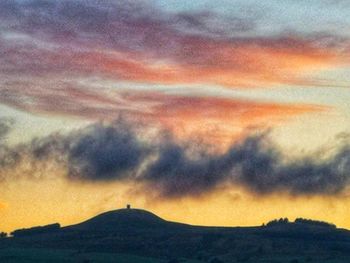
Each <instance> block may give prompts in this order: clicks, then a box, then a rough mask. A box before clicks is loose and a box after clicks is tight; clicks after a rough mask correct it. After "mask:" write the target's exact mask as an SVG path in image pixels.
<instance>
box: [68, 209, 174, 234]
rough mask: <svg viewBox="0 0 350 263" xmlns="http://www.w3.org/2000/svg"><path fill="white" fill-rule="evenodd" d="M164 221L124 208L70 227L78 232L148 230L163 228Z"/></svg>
mask: <svg viewBox="0 0 350 263" xmlns="http://www.w3.org/2000/svg"><path fill="white" fill-rule="evenodd" d="M166 223H167V221H166V220H164V219H162V218H160V217H158V216H156V215H155V214H153V213H151V212H149V211H146V210H142V209H134V208H131V206H130V205H127V206H126V208H122V209H118V210H113V211H109V212H105V213H102V214H100V215H97V216H95V217H93V218H91V219H89V220H87V221H84V222H82V223H80V224H77V225H74V226H72V228H75V229H79V230H121V229H130V228H138V229H140V228H150V227H157V226H163V225H165V224H166Z"/></svg>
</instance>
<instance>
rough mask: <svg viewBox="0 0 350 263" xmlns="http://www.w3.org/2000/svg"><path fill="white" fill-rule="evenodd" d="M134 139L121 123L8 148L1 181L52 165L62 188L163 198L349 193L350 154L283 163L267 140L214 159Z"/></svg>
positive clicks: (163, 141) (249, 141) (167, 143)
mask: <svg viewBox="0 0 350 263" xmlns="http://www.w3.org/2000/svg"><path fill="white" fill-rule="evenodd" d="M139 132H140V130H137V129H135V128H134V127H133V126H132V125H130V124H127V123H125V122H116V123H114V124H112V125H104V124H95V125H91V126H89V127H87V128H84V129H80V130H77V131H75V132H72V133H70V134H68V135H59V134H55V135H52V136H49V137H45V138H41V139H36V140H33V141H32V142H31V143H30V144H27V145H21V146H18V147H14V148H6V151H4V152H2V153H1V154H2V162H1V170H0V175H1V174H2V175H1V176H2V179H4V177H5V175H4V173H3V172H4V169H5V168H6V169H8V168H9V167H11V166H12V168H15V167H17V166H18V165H19V164H20V162H21V160H22V161H28V160H32V161H31V162H32V163H36V162H41V163H50V162H56V163H58V164H60V165H62V167H63V168H64V169H65V170H66V175H67V179H68V180H74V181H90V182H99V181H112V180H129V181H134V182H136V183H138V184H140V185H141V186H142V187H144V188H145V189H146V190H147V191H150V192H152V193H153V194H157V195H159V196H161V197H163V198H178V197H183V196H199V195H201V194H206V193H208V192H211V191H214V190H217V189H218V188H219V187H220V189H225V187H230V186H234V185H238V186H243V187H244V188H246V189H247V190H249V191H251V192H253V193H255V194H258V195H268V194H271V193H276V192H284V193H288V194H291V195H329V196H334V195H339V194H342V193H344V192H345V191H346V190H347V189H348V187H349V185H350V172H349V171H350V147H349V146H344V147H343V148H341V149H339V150H338V152H336V153H334V154H333V155H331V157H325V156H318V157H317V158H316V157H310V158H301V159H299V160H288V158H287V157H286V156H284V155H283V154H282V153H281V152H280V151H279V150H278V149H277V148H276V147H275V146H274V145H273V144H272V143H271V142H270V141H269V139H268V135H266V134H263V135H257V136H249V137H247V138H246V139H244V140H243V141H241V142H237V143H235V144H233V145H231V147H230V148H229V149H228V150H227V151H226V152H224V153H222V154H217V153H212V152H209V151H207V150H205V148H204V147H202V146H201V145H196V144H194V143H193V142H192V143H191V142H188V143H187V144H180V143H178V142H175V141H174V140H173V139H171V136H170V137H169V136H157V138H153V139H151V140H147V141H145V140H144V139H141V137H140V136H138V134H139ZM28 157H30V158H29V159H28ZM4 160H5V161H4ZM6 160H8V161H7V162H6ZM10 160H12V161H10ZM33 167H35V165H33ZM40 167H42V166H40ZM33 169H34V168H33ZM9 171H11V169H10V170H9ZM7 176H11V173H8V174H7Z"/></svg>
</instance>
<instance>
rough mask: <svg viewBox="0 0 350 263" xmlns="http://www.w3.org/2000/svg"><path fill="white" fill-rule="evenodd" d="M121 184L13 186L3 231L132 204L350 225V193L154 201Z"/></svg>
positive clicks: (226, 221) (204, 218) (209, 217)
mask: <svg viewBox="0 0 350 263" xmlns="http://www.w3.org/2000/svg"><path fill="white" fill-rule="evenodd" d="M132 189H134V188H133V185H131V184H127V183H125V184H121V183H108V184H107V183H104V184H92V183H84V184H81V183H69V182H67V181H65V180H62V179H59V178H57V179H53V180H46V181H44V182H41V183H38V182H35V181H31V182H29V181H22V182H16V183H12V184H8V185H7V186H6V187H5V188H4V190H3V192H2V195H1V198H2V201H5V202H6V203H7V204H8V206H7V207H6V208H2V209H0V217H1V225H0V227H1V229H0V230H1V231H12V230H14V229H18V228H23V227H32V226H37V225H45V224H49V223H54V222H59V223H61V225H70V224H75V223H79V222H81V221H84V220H86V219H89V218H90V217H92V216H95V215H97V214H99V213H102V212H105V211H109V210H114V209H119V208H123V207H124V206H125V204H127V203H131V205H132V207H135V208H140V209H146V210H149V211H151V212H153V213H155V214H157V215H158V216H160V217H162V218H164V219H167V220H170V221H177V222H184V223H188V224H194V225H211V226H255V225H261V224H262V223H264V222H265V223H266V222H268V221H269V220H272V219H275V218H280V217H288V218H289V219H291V220H294V219H295V218H296V217H304V218H311V219H317V220H325V221H328V222H332V223H335V224H336V225H337V226H338V227H344V228H350V223H349V222H350V209H349V207H350V198H349V197H337V198H336V197H290V196H287V195H283V194H282V195H281V194H279V195H272V196H265V197H261V196H259V197H256V196H253V195H252V194H249V193H247V192H246V191H245V190H243V189H239V188H237V189H234V188H231V189H230V190H226V191H221V190H217V191H215V192H213V193H211V194H209V195H206V196H205V197H202V198H183V199H180V200H162V199H149V198H147V194H145V193H143V194H141V193H140V192H135V191H133V190H132Z"/></svg>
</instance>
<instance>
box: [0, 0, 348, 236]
mask: <svg viewBox="0 0 350 263" xmlns="http://www.w3.org/2000/svg"><path fill="white" fill-rule="evenodd" d="M349 5H350V4H349V2H348V1H342V0H310V1H299V0H297V1H296V0H278V1H277V0H268V1H257V0H245V1H243V0H230V1H228V0H217V1H210V0H201V1H199V0H192V1H184V0H176V1H175V0H148V1H146V0H144V1H143V0H133V1H131V0H119V1H116V0H105V1H99V0H84V1H83V0H75V1H73V0H51V1H48V0H2V1H0V188H1V190H0V218H1V219H0V230H1V231H12V230H14V229H17V228H23V227H31V226H36V225H45V224H49V223H54V222H60V223H61V224H62V225H69V224H74V223H77V222H80V221H82V220H85V219H87V218H89V217H92V216H94V215H96V214H98V213H101V212H104V211H108V210H112V209H118V208H121V207H124V206H125V204H127V203H131V205H132V206H133V207H138V208H142V209H147V210H150V211H152V212H154V213H156V214H158V215H159V216H161V217H163V218H165V219H168V220H173V221H180V222H185V223H190V224H200V225H220V226H237V225H241V226H248V225H249V226H251V225H261V224H262V223H264V222H267V221H269V220H271V219H274V218H279V217H289V218H290V219H292V220H293V219H294V218H296V217H305V218H311V219H317V220H325V221H329V222H332V223H335V224H336V225H338V226H339V227H344V228H350V223H349V222H350V209H349V207H350V206H349V205H350V195H349V193H350V192H349V189H350V103H349V101H350V89H349V88H350V77H349V76H350V56H349V54H350V53H349V51H350V29H349V28H350V16H349V11H348V10H350V9H349V8H350V6H349Z"/></svg>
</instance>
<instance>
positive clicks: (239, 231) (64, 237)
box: [0, 209, 350, 263]
mask: <svg viewBox="0 0 350 263" xmlns="http://www.w3.org/2000/svg"><path fill="white" fill-rule="evenodd" d="M36 229H37V230H40V231H39V232H38V233H35V231H34V232H33V230H30V231H29V232H28V233H25V231H26V230H24V232H23V233H24V234H23V233H22V234H20V235H15V237H12V238H6V239H0V262H21V261H4V260H2V259H4V257H5V259H6V258H7V259H9V256H8V255H9V254H8V253H9V252H8V251H9V250H11V249H12V250H13V249H22V251H27V250H28V249H31V251H32V249H36V251H37V252H36V253H39V252H40V251H41V252H42V251H56V252H55V253H56V254H55V255H56V256H54V257H59V255H61V254H62V255H63V254H64V253H68V251H70V252H69V253H68V254H69V255H71V256H72V257H75V256H77V255H85V256H86V255H95V256H94V257H92V256H91V258H94V260H95V261H94V260H93V259H91V258H90V259H85V260H86V261H85V262H100V261H98V257H97V256H96V253H100V254H99V255H104V257H105V260H102V261H101V262H135V263H137V262H182V261H181V260H182V259H183V260H185V259H186V260H192V261H187V262H198V263H199V262H217V263H219V262H276V263H277V262H288V263H298V262H334V263H335V262H350V231H347V230H344V229H337V228H336V227H335V226H333V225H327V224H320V223H316V224H314V223H312V221H308V220H299V221H297V222H296V223H288V222H284V221H283V222H278V221H275V222H274V223H272V224H270V225H268V226H261V227H202V226H191V225H186V224H180V223H174V222H169V221H166V220H163V219H161V218H160V217H158V216H156V215H154V214H152V213H150V212H147V211H144V210H138V209H121V210H116V211H110V212H107V213H103V214H101V215H98V216H96V217H94V218H91V219H89V220H87V221H85V222H82V223H80V224H77V225H72V226H68V227H63V228H57V224H56V225H50V226H49V227H46V228H45V227H44V228H36ZM34 230H35V229H34ZM12 250H11V251H12ZM38 251H39V252H38ZM2 252H3V253H2ZM5 252H6V253H7V254H6V253H5ZM4 253H5V254H6V256H3V258H2V255H5V254H4ZM13 253H14V254H16V253H17V252H13ZM57 253H58V254H57ZM60 253H61V254H60ZM10 254H11V253H10ZM121 254H122V255H124V257H125V258H127V257H130V255H133V257H134V258H133V259H132V260H131V261H121V259H120V258H119V260H116V258H117V257H120V255H121ZM11 255H12V254H11ZM106 255H109V256H110V257H111V258H112V261H108V260H106ZM126 255H128V256H126ZM135 256H137V257H138V260H136V259H135ZM96 257H97V259H96ZM113 259H115V260H114V261H113ZM151 259H152V260H151ZM66 260H68V259H67V258H65V259H63V258H61V259H60V260H58V261H56V262H66ZM89 260H90V261H89ZM135 260H136V261H135ZM142 260H144V261H142ZM147 260H151V261H147ZM176 260H177V261H176ZM35 261H36V262H39V261H38V260H35ZM35 261H28V260H27V261H23V262H35ZM68 261H69V260H68ZM68 261H67V262H68ZM42 262H45V261H42ZM50 262H53V258H51V260H50ZM69 262H77V261H76V260H75V259H72V261H69ZM183 262H186V261H183Z"/></svg>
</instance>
